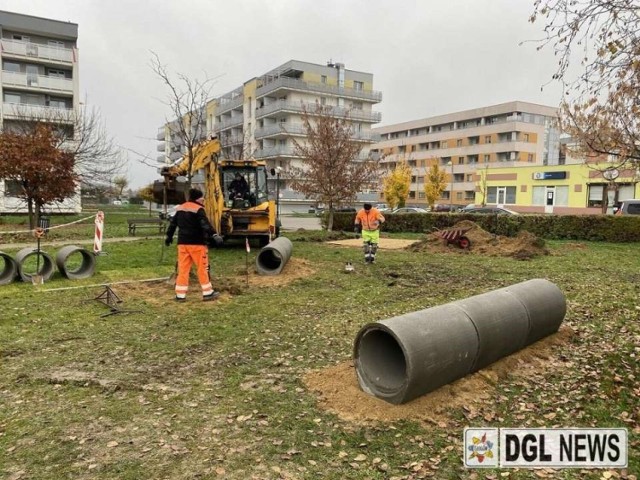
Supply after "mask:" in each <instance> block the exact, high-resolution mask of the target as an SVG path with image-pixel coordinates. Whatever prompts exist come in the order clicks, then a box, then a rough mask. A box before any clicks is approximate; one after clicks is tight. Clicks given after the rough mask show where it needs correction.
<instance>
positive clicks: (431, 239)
mask: <svg viewBox="0 0 640 480" xmlns="http://www.w3.org/2000/svg"><path fill="white" fill-rule="evenodd" d="M451 229H463V230H467V232H465V233H464V236H466V237H467V238H468V239H469V240H470V241H471V246H470V247H469V248H468V249H462V248H459V247H458V246H457V245H456V244H453V243H449V244H448V243H447V241H446V240H444V239H443V238H442V237H441V236H439V235H438V233H437V232H433V233H429V234H427V236H426V238H424V239H423V240H420V241H419V242H418V243H415V244H414V245H411V246H410V247H408V249H409V250H411V251H414V252H439V253H444V252H453V253H463V254H465V253H480V254H483V255H488V256H502V257H513V258H515V259H517V260H529V259H531V258H534V257H537V256H539V255H549V250H547V248H546V247H545V242H544V240H543V239H541V238H539V237H536V236H535V235H533V234H532V233H530V232H527V231H522V232H520V233H518V236H516V237H504V236H502V235H494V234H492V233H489V232H487V231H486V230H484V229H483V228H482V227H480V226H479V225H478V224H477V223H475V222H472V221H469V220H463V221H461V222H458V223H456V224H455V225H454V226H453V227H451ZM447 230H449V229H447Z"/></svg>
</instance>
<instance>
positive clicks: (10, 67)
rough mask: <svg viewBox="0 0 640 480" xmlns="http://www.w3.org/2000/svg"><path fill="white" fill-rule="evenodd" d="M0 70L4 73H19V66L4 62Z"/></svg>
mask: <svg viewBox="0 0 640 480" xmlns="http://www.w3.org/2000/svg"><path fill="white" fill-rule="evenodd" d="M2 69H3V70H4V71H5V72H18V73H19V72H20V64H19V63H13V62H4V63H3V65H2Z"/></svg>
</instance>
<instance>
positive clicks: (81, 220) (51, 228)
mask: <svg viewBox="0 0 640 480" xmlns="http://www.w3.org/2000/svg"><path fill="white" fill-rule="evenodd" d="M98 213H102V212H98ZM96 217H97V215H96ZM90 218H93V215H91V216H89V217H85V218H81V219H80V220H75V221H73V222H69V223H64V224H62V225H54V226H53V227H49V230H53V229H55V228H62V227H68V226H69V225H74V224H76V223H80V222H84V221H85V220H88V219H90ZM103 220H104V214H103ZM35 230H36V229H33V230H15V231H13V232H3V231H1V230H0V235H13V234H16V233H31V234H33V232H34V231H35Z"/></svg>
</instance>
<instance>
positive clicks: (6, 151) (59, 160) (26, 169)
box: [0, 124, 78, 228]
mask: <svg viewBox="0 0 640 480" xmlns="http://www.w3.org/2000/svg"><path fill="white" fill-rule="evenodd" d="M57 142H58V139H57V138H56V136H55V135H54V133H53V131H52V129H51V128H50V127H47V126H45V125H44V124H40V125H38V126H37V127H36V128H35V129H34V130H32V131H31V132H30V133H27V134H24V133H15V132H10V131H3V132H0V178H3V179H5V180H13V181H15V182H16V183H17V184H18V185H19V186H20V188H19V190H18V191H17V192H16V195H17V196H18V197H19V198H22V199H23V200H24V201H25V202H26V204H27V207H28V212H29V225H30V227H31V228H34V226H35V225H37V224H38V219H39V216H40V213H41V212H42V208H43V207H44V206H45V205H47V204H49V203H52V202H61V201H63V200H64V199H66V198H69V197H72V196H73V195H74V194H75V193H76V186H77V183H78V175H77V174H76V173H75V172H74V156H73V154H72V153H70V152H67V151H64V150H61V149H59V148H57V146H56V145H57Z"/></svg>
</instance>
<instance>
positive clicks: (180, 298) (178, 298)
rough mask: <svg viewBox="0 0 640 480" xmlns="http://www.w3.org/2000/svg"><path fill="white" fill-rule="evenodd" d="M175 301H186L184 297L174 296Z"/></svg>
mask: <svg viewBox="0 0 640 480" xmlns="http://www.w3.org/2000/svg"><path fill="white" fill-rule="evenodd" d="M175 300H176V302H186V301H187V299H186V297H175Z"/></svg>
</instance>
